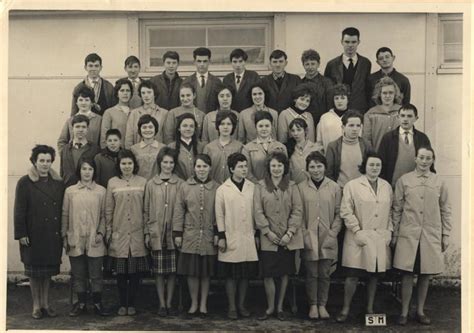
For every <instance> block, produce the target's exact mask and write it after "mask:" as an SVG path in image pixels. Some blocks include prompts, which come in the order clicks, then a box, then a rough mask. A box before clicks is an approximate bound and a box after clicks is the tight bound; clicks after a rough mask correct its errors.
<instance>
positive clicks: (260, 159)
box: [242, 139, 288, 183]
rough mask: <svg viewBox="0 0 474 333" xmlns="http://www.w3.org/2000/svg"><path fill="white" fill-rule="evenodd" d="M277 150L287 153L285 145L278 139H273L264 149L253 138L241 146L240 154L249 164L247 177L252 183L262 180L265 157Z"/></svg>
mask: <svg viewBox="0 0 474 333" xmlns="http://www.w3.org/2000/svg"><path fill="white" fill-rule="evenodd" d="M275 151H279V152H282V153H284V154H285V155H288V152H287V150H286V147H285V146H284V145H283V144H282V143H281V142H278V141H275V140H273V141H272V142H271V143H270V144H269V145H268V149H267V150H266V151H265V149H263V147H262V145H261V144H260V143H259V142H258V139H255V140H253V141H251V142H249V143H247V144H246V145H245V146H244V148H242V154H244V155H245V157H246V158H247V164H248V166H249V169H248V175H247V178H248V179H249V180H251V181H252V182H254V183H257V182H258V181H260V180H262V179H263V178H264V177H265V173H266V171H265V159H266V158H267V155H268V154H271V153H272V152H275Z"/></svg>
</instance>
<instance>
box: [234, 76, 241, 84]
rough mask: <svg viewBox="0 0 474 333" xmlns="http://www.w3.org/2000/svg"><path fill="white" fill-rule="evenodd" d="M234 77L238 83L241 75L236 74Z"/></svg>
mask: <svg viewBox="0 0 474 333" xmlns="http://www.w3.org/2000/svg"><path fill="white" fill-rule="evenodd" d="M235 78H236V79H237V84H240V78H241V76H240V75H236V76H235Z"/></svg>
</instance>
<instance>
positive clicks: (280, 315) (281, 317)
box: [277, 311, 287, 321]
mask: <svg viewBox="0 0 474 333" xmlns="http://www.w3.org/2000/svg"><path fill="white" fill-rule="evenodd" d="M277 318H278V320H281V321H285V320H286V319H287V315H286V313H285V312H284V311H278V312H277Z"/></svg>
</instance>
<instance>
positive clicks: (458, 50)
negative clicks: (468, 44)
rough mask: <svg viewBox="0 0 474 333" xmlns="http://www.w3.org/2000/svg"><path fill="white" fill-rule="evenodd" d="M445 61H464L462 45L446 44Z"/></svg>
mask: <svg viewBox="0 0 474 333" xmlns="http://www.w3.org/2000/svg"><path fill="white" fill-rule="evenodd" d="M444 62H445V63H457V62H462V45H460V44H448V45H445V46H444Z"/></svg>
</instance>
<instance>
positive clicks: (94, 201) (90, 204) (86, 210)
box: [61, 182, 106, 257]
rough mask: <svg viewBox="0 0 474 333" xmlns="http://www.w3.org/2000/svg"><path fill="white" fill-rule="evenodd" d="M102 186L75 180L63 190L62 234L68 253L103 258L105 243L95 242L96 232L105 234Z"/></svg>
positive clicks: (69, 254) (74, 255)
mask: <svg viewBox="0 0 474 333" xmlns="http://www.w3.org/2000/svg"><path fill="white" fill-rule="evenodd" d="M105 192H106V191H105V188H104V187H103V186H100V185H98V184H96V183H95V182H92V184H91V185H84V184H82V183H81V182H78V183H77V184H76V185H72V186H69V187H68V188H67V189H66V192H65V193H64V200H63V214H62V219H61V236H62V237H63V238H64V237H65V236H67V242H68V245H69V250H68V251H67V253H66V254H67V255H68V256H71V257H77V256H80V255H83V254H85V255H87V256H88V257H102V256H104V255H105V253H106V249H105V243H104V241H103V240H101V241H100V242H99V243H96V241H95V238H96V235H97V234H98V233H100V234H102V238H103V237H104V236H105Z"/></svg>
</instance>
